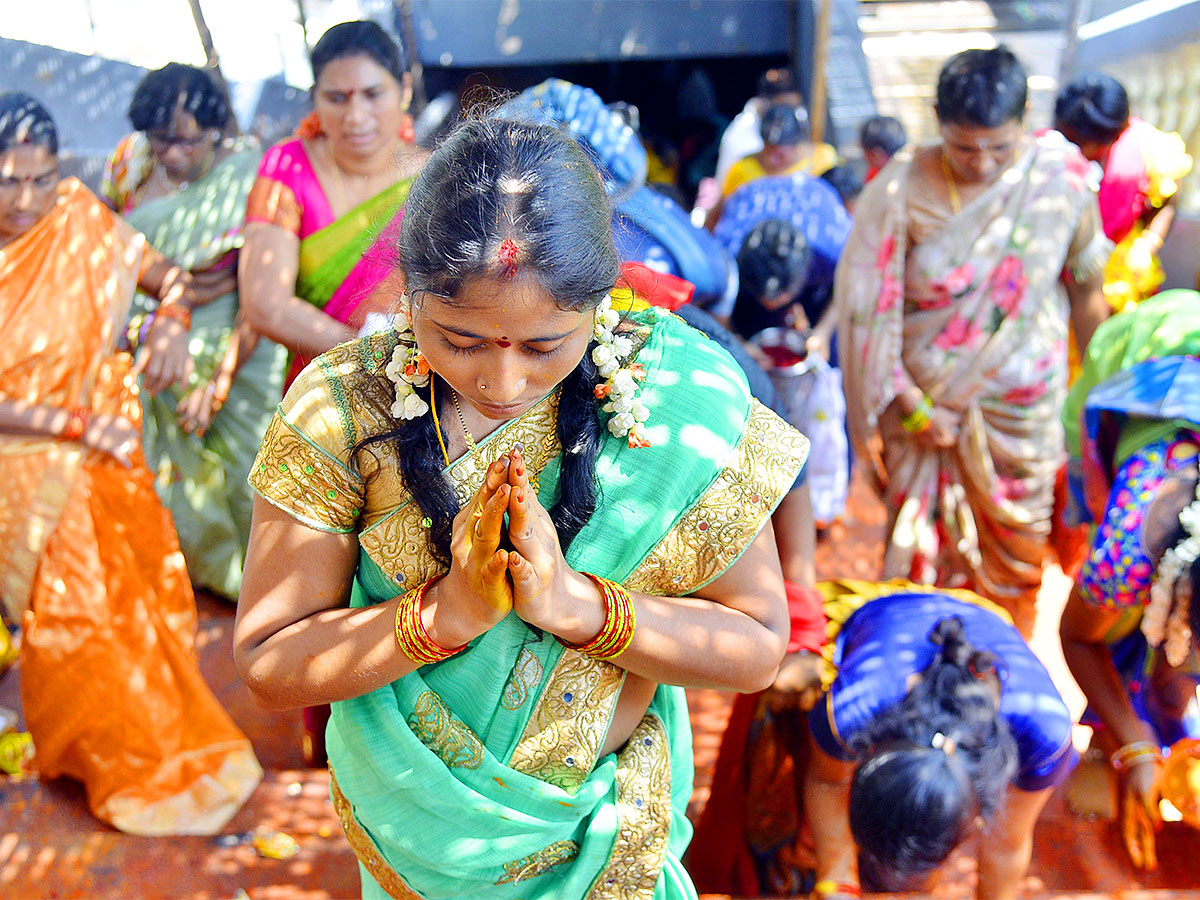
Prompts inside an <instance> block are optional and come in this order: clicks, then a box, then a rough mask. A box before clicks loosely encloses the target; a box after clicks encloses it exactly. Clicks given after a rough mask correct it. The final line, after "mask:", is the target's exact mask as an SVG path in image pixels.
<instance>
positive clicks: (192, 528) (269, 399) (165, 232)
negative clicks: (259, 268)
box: [104, 63, 285, 600]
mask: <svg viewBox="0 0 1200 900" xmlns="http://www.w3.org/2000/svg"><path fill="white" fill-rule="evenodd" d="M129 120H130V123H131V124H132V125H133V127H134V129H135V130H134V132H133V133H131V134H130V135H128V136H127V137H126V138H124V139H123V140H122V141H121V143H120V144H118V145H117V149H116V151H115V152H114V153H113V156H112V158H111V159H110V160H109V163H108V168H107V171H106V173H105V175H106V177H105V183H104V194H105V196H106V197H107V199H108V201H109V203H110V204H111V205H112V206H113V208H114V209H116V211H117V212H118V213H120V214H121V216H122V217H124V219H125V220H126V221H127V222H129V223H130V224H131V225H133V227H134V228H136V229H137V230H138V231H140V232H142V233H143V234H145V235H146V237H147V238H148V239H149V240H150V242H151V243H152V244H153V246H154V247H156V248H158V249H159V250H160V252H162V254H163V255H164V256H167V257H169V258H170V259H172V260H174V261H175V262H176V263H178V264H179V265H180V266H181V267H182V268H184V269H187V270H190V271H191V273H192V281H191V283H192V291H191V332H190V340H189V349H190V351H191V354H192V359H193V361H194V362H195V373H194V375H193V376H192V378H191V380H190V381H189V382H188V383H187V384H184V385H181V386H180V387H179V388H177V389H176V388H172V389H169V390H166V391H163V392H160V393H158V394H151V393H150V392H149V391H143V392H142V394H141V401H142V447H143V449H144V451H145V453H146V462H147V463H148V464H149V466H150V470H151V471H152V472H154V473H155V488H156V490H157V492H158V495H159V497H160V498H161V499H162V501H163V503H164V504H165V505H166V506H167V507H168V508H169V509H170V510H171V515H172V517H173V518H174V520H175V528H176V530H177V531H178V532H179V545H180V548H181V549H182V550H183V555H184V558H185V559H186V560H187V567H188V575H189V576H190V577H191V580H192V583H193V584H194V585H197V586H199V587H204V588H207V589H208V590H210V591H213V592H214V593H216V594H219V595H221V596H223V597H227V598H229V599H231V600H236V599H237V595H238V590H239V588H240V587H241V582H242V564H243V562H244V560H245V555H246V541H247V540H248V539H249V532H250V506H251V497H252V493H251V491H250V487H249V485H247V484H246V476H247V475H248V474H249V473H250V464H251V463H252V462H253V461H254V455H255V453H256V452H257V450H258V444H259V441H261V440H262V435H263V432H264V431H266V428H267V423H268V422H270V420H271V414H272V412H273V411H274V409H275V406H276V403H277V402H278V397H279V394H280V391H281V390H282V386H283V370H284V365H285V355H284V351H283V348H281V347H280V346H279V345H278V344H276V343H274V342H273V341H267V340H260V338H259V335H258V333H257V332H256V331H254V329H253V328H251V327H250V325H249V323H248V322H247V321H246V320H245V318H244V317H243V316H242V315H241V310H240V306H239V303H238V293H237V256H238V250H239V249H240V248H241V246H242V220H243V218H244V217H245V210H246V197H247V195H248V194H249V193H250V186H251V185H252V184H253V183H254V179H255V171H256V169H257V167H258V160H259V156H260V154H259V152H258V150H257V149H256V146H255V145H254V144H253V143H252V142H250V141H247V140H245V139H241V138H237V139H232V138H228V137H226V133H227V131H228V130H229V126H230V124H231V123H232V113H231V112H230V109H229V104H228V102H227V101H226V99H225V95H224V93H223V92H222V91H221V89H220V88H219V87H218V86H217V85H216V84H215V83H214V82H213V80H212V78H210V77H209V75H208V74H207V73H206V72H204V71H203V70H202V69H197V68H195V67H194V66H185V65H181V64H180V63H169V64H168V65H166V66H164V67H163V68H161V69H158V70H157V71H154V72H150V73H149V74H148V75H146V77H145V78H143V79H142V80H141V82H140V83H139V84H138V87H137V90H136V91H135V92H134V95H133V100H132V101H131V103H130V105H129ZM157 303H158V301H157V300H152V299H149V298H147V297H145V296H143V295H141V294H139V295H138V296H137V297H136V298H135V299H134V307H133V313H132V315H131V316H130V320H129V323H128V327H127V328H126V340H127V343H128V345H129V348H130V349H131V350H134V351H136V350H137V348H138V346H139V345H140V344H141V343H142V341H143V338H144V336H145V335H146V334H147V333H148V332H149V329H150V328H151V326H152V325H153V322H154V313H155V309H156V307H157Z"/></svg>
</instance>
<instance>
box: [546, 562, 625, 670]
mask: <svg viewBox="0 0 1200 900" xmlns="http://www.w3.org/2000/svg"><path fill="white" fill-rule="evenodd" d="M582 574H584V575H586V576H587V577H588V578H590V579H591V580H592V581H593V582H594V583H595V585H596V587H598V588H600V595H601V596H602V597H603V598H604V624H603V625H601V626H600V631H599V633H598V634H597V635H596V636H595V637H594V638H592V639H591V640H590V641H585V642H584V643H582V644H569V643H567V642H566V641H564V640H563V639H562V638H559V639H558V642H559V643H560V644H562V645H563V646H564V647H566V648H568V649H570V650H578V651H579V652H580V653H583V654H584V655H586V656H590V657H592V658H593V659H602V660H606V661H610V660H614V659H616V658H617V657H618V656H620V655H621V654H622V653H624V652H625V651H626V650H628V649H629V645H630V644H631V643H633V630H634V628H636V627H637V615H636V614H635V613H634V610H633V598H632V597H630V596H629V591H627V590H625V588H623V587H621V585H619V584H617V583H616V582H615V581H609V580H608V579H607V578H601V577H600V576H598V575H592V574H591V573H590V572H584V573H582Z"/></svg>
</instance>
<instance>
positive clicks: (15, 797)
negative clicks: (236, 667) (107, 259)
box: [0, 481, 1200, 900]
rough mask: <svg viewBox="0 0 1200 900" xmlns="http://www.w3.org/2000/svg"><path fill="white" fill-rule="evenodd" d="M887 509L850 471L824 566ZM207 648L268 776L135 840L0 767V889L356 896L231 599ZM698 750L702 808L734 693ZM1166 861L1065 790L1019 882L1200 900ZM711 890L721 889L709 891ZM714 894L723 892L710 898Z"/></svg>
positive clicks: (1195, 844) (847, 553)
mask: <svg viewBox="0 0 1200 900" xmlns="http://www.w3.org/2000/svg"><path fill="white" fill-rule="evenodd" d="M882 530H883V510H882V508H881V507H880V506H879V504H878V503H877V502H876V501H875V499H874V497H872V496H871V495H870V493H869V491H868V490H867V489H866V488H865V487H864V486H863V485H862V484H861V483H859V482H857V481H856V482H855V483H854V486H853V488H852V492H851V503H850V506H849V509H848V512H847V515H846V517H845V519H844V520H843V521H842V522H839V523H835V524H834V525H833V526H832V527H831V528H830V529H829V532H828V533H827V534H826V535H825V536H824V537H823V539H822V541H821V542H820V544H819V547H818V552H817V571H818V573H819V575H820V576H821V577H832V576H834V575H837V576H843V577H854V578H865V579H870V578H873V577H875V576H876V573H877V569H878V564H879V559H880V552H881V551H880V546H881V545H880V540H881V535H882ZM1063 595H1064V590H1063V585H1062V580H1061V576H1060V578H1059V581H1058V582H1057V583H1055V582H1051V581H1048V584H1047V591H1046V596H1045V598H1044V601H1043V602H1042V603H1041V606H1042V612H1041V613H1040V616H1041V619H1040V621H1039V624H1038V629H1037V632H1036V634H1035V639H1034V644H1035V646H1036V647H1037V649H1038V651H1039V653H1041V654H1042V655H1043V656H1044V657H1045V658H1047V659H1048V663H1047V664H1048V665H1049V666H1050V668H1051V670H1052V673H1053V674H1054V675H1055V677H1056V679H1059V680H1060V681H1062V680H1063V679H1066V681H1063V682H1062V685H1061V687H1062V689H1063V691H1064V694H1066V695H1067V696H1068V699H1069V700H1070V701H1071V702H1072V704H1073V705H1075V706H1077V705H1078V692H1077V690H1075V689H1074V686H1073V685H1070V684H1068V683H1067V682H1068V681H1069V676H1067V675H1066V672H1065V668H1064V667H1063V666H1062V664H1061V654H1058V650H1057V642H1056V638H1055V632H1056V627H1057V615H1058V612H1059V611H1060V610H1061V605H1062V598H1063ZM199 605H200V634H199V638H198V642H197V644H198V649H199V652H200V656H201V664H202V667H203V669H204V673H205V675H206V677H207V678H208V680H209V683H210V684H211V685H212V686H213V689H214V690H215V691H216V693H217V695H218V696H219V697H220V698H221V700H222V702H223V703H224V704H225V706H226V708H227V709H229V711H230V713H231V714H232V715H233V717H234V719H235V720H236V721H237V722H238V724H239V725H241V727H242V728H243V729H244V730H245V731H246V733H247V735H248V736H249V737H250V739H251V740H252V741H253V743H254V746H255V749H256V751H257V752H258V756H259V760H260V761H261V762H262V764H263V767H264V768H265V769H266V770H267V777H266V779H265V780H264V782H263V784H262V785H261V786H260V787H259V789H258V790H257V791H256V792H255V793H254V795H253V796H252V797H251V799H250V801H249V802H248V803H247V804H246V806H245V807H244V808H243V809H242V811H241V812H240V813H239V814H238V816H237V817H236V818H235V819H234V820H233V821H232V822H231V823H230V825H229V826H228V827H227V828H226V829H225V831H224V833H223V834H222V835H219V836H217V837H216V838H202V837H182V838H170V839H158V838H138V837H132V836H129V835H124V834H121V833H119V832H117V831H114V830H112V829H110V828H107V827H106V826H104V825H101V824H100V823H99V822H97V821H96V820H95V819H93V818H92V817H91V816H90V815H89V814H88V812H87V807H86V804H85V801H84V796H83V792H82V790H80V788H79V787H78V786H77V785H75V784H72V783H70V782H55V783H49V784H43V783H41V782H39V781H37V780H36V779H34V778H25V779H12V778H4V777H3V776H0V812H2V815H0V897H4V898H9V900H25V898H50V897H55V898H58V897H62V898H66V897H78V898H84V897H86V898H97V900H99V898H105V900H109V898H145V900H153V898H163V900H166V898H171V900H174V898H189V900H229V898H234V897H237V896H239V895H238V892H239V891H244V892H245V893H246V894H247V895H249V897H250V898H252V900H326V898H348V897H356V896H358V868H357V864H356V861H355V859H354V855H353V854H352V853H351V851H350V849H349V847H348V846H347V845H346V842H345V841H344V839H343V838H342V835H341V829H340V827H339V825H338V823H337V819H336V817H335V816H334V814H333V810H332V808H331V806H330V804H329V800H328V784H329V778H328V774H327V773H326V772H324V771H321V770H305V769H303V768H301V756H300V737H301V722H300V716H299V714H298V713H278V712H271V711H267V710H263V709H262V708H260V707H259V706H258V704H257V703H255V701H254V700H253V698H251V696H250V695H249V692H248V691H247V690H246V689H245V687H243V686H242V685H241V683H240V682H239V681H238V680H237V677H236V675H235V674H234V671H233V666H232V663H231V660H230V647H231V641H232V628H233V608H232V606H230V605H229V604H225V603H223V602H221V601H218V600H215V599H213V598H211V597H205V596H202V597H200V598H199ZM18 680H19V675H18V673H16V672H15V671H14V672H9V673H7V674H5V675H3V676H0V706H8V707H12V708H17V707H19V685H18ZM690 700H691V708H692V726H693V732H694V734H695V748H696V789H695V792H694V794H693V796H692V803H691V807H690V813H691V814H692V815H693V816H694V815H695V814H696V813H698V812H699V810H700V809H701V808H703V804H704V802H705V800H706V799H707V797H708V785H709V781H710V779H711V776H712V766H713V763H714V761H715V759H716V754H717V749H718V746H719V744H720V739H721V732H722V730H723V729H724V727H725V720H726V718H727V717H728V714H729V703H730V698H729V696H728V695H726V694H723V693H721V692H718V691H692V692H690ZM260 826H266V827H268V828H273V829H278V830H281V831H285V832H287V833H288V834H290V835H292V836H293V837H294V838H296V840H297V841H298V842H299V845H300V852H299V853H298V854H297V855H296V856H294V857H292V858H291V859H288V860H274V859H265V858H262V857H259V856H258V855H257V854H256V853H255V851H254V850H253V848H252V847H251V845H250V844H249V843H248V841H246V840H245V838H246V836H247V835H248V833H249V832H250V831H252V830H253V829H255V828H258V827H260ZM1159 854H1160V871H1159V872H1157V873H1155V874H1154V875H1139V874H1136V873H1134V872H1133V871H1132V870H1131V869H1130V867H1129V864H1128V862H1127V861H1126V857H1125V852H1124V849H1123V848H1122V847H1121V844H1120V840H1119V836H1118V834H1117V831H1116V829H1115V827H1113V826H1111V825H1109V824H1107V823H1101V822H1086V821H1081V820H1079V819H1076V818H1074V817H1073V816H1071V815H1070V814H1069V813H1068V812H1067V811H1066V809H1065V808H1064V806H1063V804H1062V801H1061V798H1060V797H1057V796H1056V797H1055V798H1054V799H1053V800H1052V801H1051V802H1050V804H1049V805H1048V806H1047V808H1046V811H1045V812H1044V813H1043V816H1042V819H1041V821H1040V823H1039V825H1038V830H1037V833H1036V835H1035V841H1034V856H1033V863H1032V865H1031V866H1030V874H1029V876H1028V877H1027V878H1026V880H1025V883H1024V885H1023V889H1024V893H1025V894H1026V895H1028V896H1070V895H1075V894H1092V895H1093V896H1094V895H1095V893H1105V894H1111V895H1114V896H1120V897H1121V898H1123V900H1169V898H1175V897H1183V896H1189V897H1195V898H1200V890H1188V889H1189V888H1193V889H1194V888H1200V862H1197V861H1198V860H1200V834H1197V833H1196V832H1194V831H1191V830H1189V829H1187V828H1185V827H1183V826H1181V825H1167V826H1165V827H1164V831H1163V834H1162V835H1161V837H1160V851H1159ZM973 857H974V851H973V848H963V850H962V851H961V852H959V853H956V854H955V855H954V856H953V857H952V858H951V860H950V861H949V862H948V863H947V865H946V867H945V869H944V870H943V872H942V873H940V875H939V878H938V879H937V881H936V883H935V884H934V886H933V887H932V888H931V892H932V895H933V896H934V897H968V896H971V894H972V891H973V885H974V877H975V874H974V862H973ZM708 896H710V897H714V895H708ZM714 900H715V897H714Z"/></svg>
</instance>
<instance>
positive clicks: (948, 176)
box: [941, 144, 962, 215]
mask: <svg viewBox="0 0 1200 900" xmlns="http://www.w3.org/2000/svg"><path fill="white" fill-rule="evenodd" d="M941 156H942V178H943V179H945V181H946V192H947V193H948V194H949V195H950V211H951V212H952V213H954V215H958V214H959V213H960V212H962V200H961V198H960V197H959V194H958V181H957V180H956V179H955V177H954V170H953V169H951V168H950V158H949V157H948V156H947V155H946V145H945V144H943V145H942V154H941Z"/></svg>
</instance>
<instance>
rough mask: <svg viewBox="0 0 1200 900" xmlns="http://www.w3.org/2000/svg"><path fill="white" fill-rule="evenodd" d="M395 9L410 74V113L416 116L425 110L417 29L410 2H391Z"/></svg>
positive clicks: (422, 72)
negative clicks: (411, 91) (411, 88)
mask: <svg viewBox="0 0 1200 900" xmlns="http://www.w3.org/2000/svg"><path fill="white" fill-rule="evenodd" d="M392 3H393V4H394V5H395V8H396V18H397V20H398V23H399V26H400V27H399V28H398V29H397V30H398V31H399V32H400V39H401V40H402V41H404V56H405V58H406V59H407V61H408V71H410V72H411V73H412V81H413V96H412V113H413V114H414V115H416V114H417V113H419V112H420V111H421V110H422V109H424V108H425V101H426V99H427V98H426V97H425V67H424V66H422V65H421V54H420V52H419V51H418V49H417V28H416V25H415V24H414V22H413V11H412V0H392Z"/></svg>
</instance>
